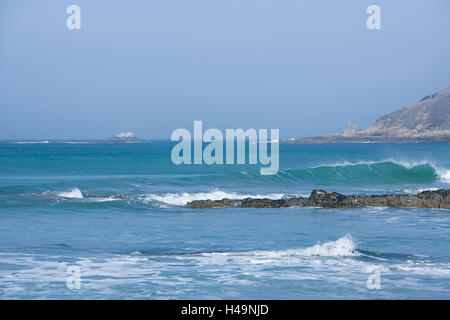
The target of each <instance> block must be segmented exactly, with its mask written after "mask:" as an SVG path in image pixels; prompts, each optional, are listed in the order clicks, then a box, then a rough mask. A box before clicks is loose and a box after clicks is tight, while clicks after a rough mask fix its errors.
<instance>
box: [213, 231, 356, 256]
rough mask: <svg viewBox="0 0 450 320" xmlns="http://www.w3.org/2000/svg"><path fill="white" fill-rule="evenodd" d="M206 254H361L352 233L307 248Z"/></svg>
mask: <svg viewBox="0 0 450 320" xmlns="http://www.w3.org/2000/svg"><path fill="white" fill-rule="evenodd" d="M204 255H216V256H220V255H223V256H235V255H244V256H254V257H264V258H283V257H295V256H298V257H354V256H359V252H358V251H357V250H356V241H354V240H353V238H352V236H351V235H350V234H347V235H345V236H343V237H342V238H339V239H337V240H335V241H329V242H325V243H322V244H320V243H319V244H316V245H314V246H311V247H307V248H297V249H286V250H259V251H248V252H241V253H236V252H223V253H205V254H204Z"/></svg>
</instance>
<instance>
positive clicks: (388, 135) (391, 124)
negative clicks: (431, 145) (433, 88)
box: [286, 88, 450, 143]
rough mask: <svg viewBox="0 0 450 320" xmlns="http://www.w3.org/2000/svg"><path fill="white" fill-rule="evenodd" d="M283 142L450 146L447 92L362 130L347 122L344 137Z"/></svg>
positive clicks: (449, 113)
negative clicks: (443, 143) (401, 143)
mask: <svg viewBox="0 0 450 320" xmlns="http://www.w3.org/2000/svg"><path fill="white" fill-rule="evenodd" d="M286 142H289V143H333V142H450V88H447V89H445V90H442V91H440V92H438V93H435V94H433V95H428V96H426V97H424V98H422V99H421V100H420V101H419V102H417V103H414V104H412V105H410V106H408V107H406V108H403V109H400V110H398V111H395V112H392V113H389V114H386V115H384V116H382V117H380V118H378V119H377V120H376V121H375V122H374V123H373V124H372V125H371V126H370V127H369V128H367V129H365V130H362V129H361V128H360V127H359V126H357V125H355V124H352V123H351V122H349V123H348V126H347V129H346V130H345V131H344V133H343V134H328V135H323V136H319V137H313V138H305V139H300V140H289V141H286Z"/></svg>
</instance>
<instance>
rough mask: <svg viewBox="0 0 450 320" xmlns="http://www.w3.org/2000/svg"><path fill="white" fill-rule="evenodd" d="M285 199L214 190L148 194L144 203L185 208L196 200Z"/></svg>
mask: <svg viewBox="0 0 450 320" xmlns="http://www.w3.org/2000/svg"><path fill="white" fill-rule="evenodd" d="M283 197H284V194H282V193H270V194H241V193H235V192H225V191H220V190H214V191H211V192H198V193H188V192H181V193H166V194H148V195H145V197H144V201H145V202H150V201H159V202H163V203H166V204H170V205H175V206H184V205H186V204H187V203H188V202H191V201H194V200H222V199H225V198H227V199H236V200H239V199H245V198H258V199H262V198H268V199H272V200H277V199H281V198H283Z"/></svg>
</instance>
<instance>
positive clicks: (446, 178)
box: [436, 169, 450, 183]
mask: <svg viewBox="0 0 450 320" xmlns="http://www.w3.org/2000/svg"><path fill="white" fill-rule="evenodd" d="M436 172H437V174H438V175H439V177H440V178H441V181H442V182H446V183H450V170H443V169H437V170H436Z"/></svg>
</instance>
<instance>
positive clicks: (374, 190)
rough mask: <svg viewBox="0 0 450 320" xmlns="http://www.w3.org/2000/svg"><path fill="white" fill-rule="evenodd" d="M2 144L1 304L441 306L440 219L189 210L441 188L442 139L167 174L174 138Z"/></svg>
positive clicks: (444, 273)
mask: <svg viewBox="0 0 450 320" xmlns="http://www.w3.org/2000/svg"><path fill="white" fill-rule="evenodd" d="M45 142H49V141H22V142H21V143H17V142H16V143H11V142H2V143H0V299H450V210H448V209H416V208H389V207H367V208H351V209H342V208H338V209H323V208H298V207H291V208H268V209H263V208H259V209H258V208H208V209H190V208H188V207H186V206H185V205H186V204H187V203H188V202H189V201H192V200H205V199H222V198H231V199H242V198H246V197H257V198H271V199H282V198H289V197H295V196H302V197H307V196H309V194H310V193H311V191H312V190H314V189H324V190H326V191H330V192H331V191H335V192H339V193H342V194H346V195H347V194H357V195H369V194H416V193H419V192H421V191H422V190H434V189H440V188H447V189H448V188H450V185H449V184H450V147H449V144H445V143H442V144H432V143H428V144H420V143H415V144H381V143H359V144H280V154H279V159H280V168H279V171H278V173H277V174H276V175H261V174H260V168H261V165H259V164H258V165H249V164H247V165H185V164H181V165H175V164H173V163H172V161H171V156H170V154H171V149H172V147H173V146H174V144H173V143H172V142H170V141H149V142H145V143H45Z"/></svg>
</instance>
